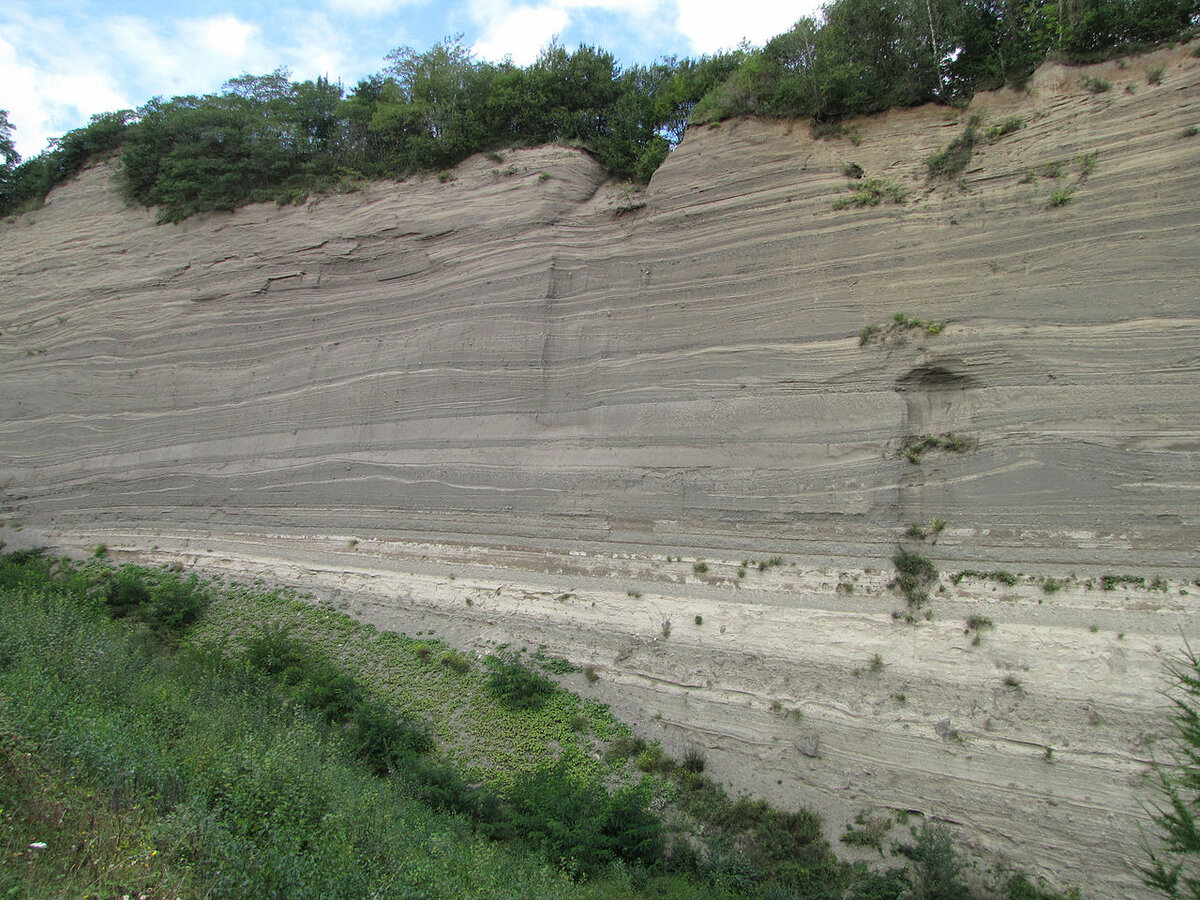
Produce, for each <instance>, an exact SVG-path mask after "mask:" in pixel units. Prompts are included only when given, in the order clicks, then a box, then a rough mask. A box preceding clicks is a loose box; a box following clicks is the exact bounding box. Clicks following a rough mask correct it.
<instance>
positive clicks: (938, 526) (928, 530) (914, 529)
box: [904, 516, 946, 544]
mask: <svg viewBox="0 0 1200 900" xmlns="http://www.w3.org/2000/svg"><path fill="white" fill-rule="evenodd" d="M945 528H946V523H945V522H943V521H942V520H941V519H939V518H937V517H936V516H935V517H934V518H932V519H930V520H929V525H928V526H926V525H922V524H920V523H919V522H912V523H910V524H909V526H908V528H907V529H905V531H904V534H905V536H906V537H910V538H915V539H916V540H919V541H923V540H926V539H929V540H930V541H932V543H934V544H936V543H937V538H938V535H939V534H941V533H942V532H943V531H944V530H945Z"/></svg>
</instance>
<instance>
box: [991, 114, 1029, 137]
mask: <svg viewBox="0 0 1200 900" xmlns="http://www.w3.org/2000/svg"><path fill="white" fill-rule="evenodd" d="M1024 127H1025V120H1024V119H1022V118H1021V117H1020V116H1010V117H1009V118H1007V119H1005V120H1004V121H1003V122H997V123H996V124H995V125H991V126H989V127H988V130H987V136H988V140H989V141H998V140H1000V138H1002V137H1004V136H1005V135H1009V134H1012V133H1013V132H1016V131H1020V130H1021V129H1022V128H1024Z"/></svg>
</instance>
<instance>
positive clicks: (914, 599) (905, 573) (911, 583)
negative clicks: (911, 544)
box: [889, 550, 937, 610]
mask: <svg viewBox="0 0 1200 900" xmlns="http://www.w3.org/2000/svg"><path fill="white" fill-rule="evenodd" d="M892 563H893V565H895V567H896V577H895V578H894V579H892V582H891V584H890V585H889V587H891V588H893V589H894V590H897V591H899V592H900V594H901V595H903V597H904V599H905V600H906V601H907V602H908V607H909V609H910V610H917V609H920V608H921V607H922V606H924V605H925V604H926V603H928V602H929V588H930V586H931V585H932V584H933V583H934V582H935V581H937V567H936V566H934V564H933V563H932V562H930V561H929V560H928V559H926V558H925V557H924V556H921V555H920V554H919V553H910V552H909V551H907V550H901V551H900V552H899V553H897V554H896V555H895V556H893V557H892Z"/></svg>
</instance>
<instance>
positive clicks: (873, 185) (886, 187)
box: [833, 178, 908, 209]
mask: <svg viewBox="0 0 1200 900" xmlns="http://www.w3.org/2000/svg"><path fill="white" fill-rule="evenodd" d="M850 190H851V191H852V193H851V195H850V196H849V197H841V198H839V199H837V200H834V201H833V208H834V209H849V208H850V207H852V206H854V207H863V206H879V205H880V204H881V203H903V202H904V201H905V199H906V198H907V196H908V195H907V194H906V193H905V191H904V188H902V187H901V186H900V185H899V184H898V183H897V182H895V181H885V180H883V179H882V178H868V179H866V180H865V181H860V182H858V183H857V184H856V185H854V186H852V187H851V188H850Z"/></svg>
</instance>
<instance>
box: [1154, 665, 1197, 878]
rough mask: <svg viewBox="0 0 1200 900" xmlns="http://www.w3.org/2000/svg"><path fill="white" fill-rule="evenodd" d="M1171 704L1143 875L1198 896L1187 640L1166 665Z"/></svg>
mask: <svg viewBox="0 0 1200 900" xmlns="http://www.w3.org/2000/svg"><path fill="white" fill-rule="evenodd" d="M1167 671H1168V677H1169V679H1170V684H1169V688H1168V691H1167V696H1168V698H1169V699H1170V701H1171V703H1172V704H1173V709H1172V715H1171V725H1172V733H1171V736H1170V737H1169V739H1168V740H1167V742H1166V744H1167V758H1166V759H1160V760H1158V762H1157V764H1156V766H1155V772H1156V774H1157V776H1158V784H1157V785H1156V786H1157V788H1158V801H1157V802H1156V803H1154V804H1153V805H1152V806H1151V818H1152V819H1153V821H1154V827H1155V830H1156V831H1157V840H1156V841H1155V843H1154V845H1153V846H1149V845H1148V846H1147V847H1146V853H1147V855H1148V856H1149V857H1150V862H1149V864H1148V865H1145V866H1142V867H1141V871H1142V880H1143V881H1144V882H1145V883H1146V885H1147V886H1148V887H1151V888H1153V889H1154V890H1156V891H1158V892H1159V893H1161V894H1162V895H1163V896H1164V897H1168V898H1172V900H1175V898H1191V900H1197V898H1200V656H1197V654H1196V653H1195V652H1194V651H1193V650H1192V648H1191V647H1190V646H1187V645H1185V646H1184V650H1183V652H1182V654H1180V656H1179V657H1178V658H1177V659H1175V660H1173V661H1172V662H1171V663H1170V664H1169V666H1168V670H1167Z"/></svg>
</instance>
